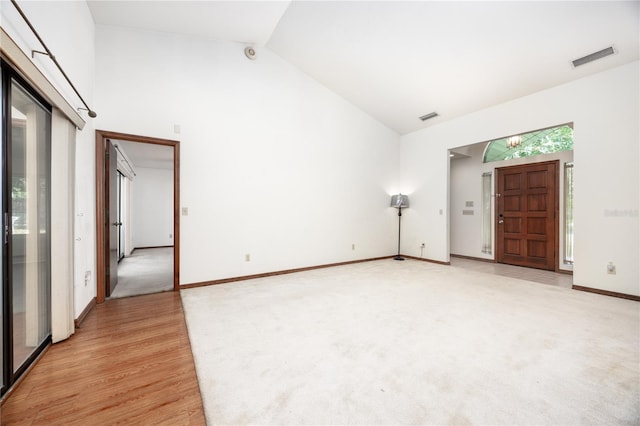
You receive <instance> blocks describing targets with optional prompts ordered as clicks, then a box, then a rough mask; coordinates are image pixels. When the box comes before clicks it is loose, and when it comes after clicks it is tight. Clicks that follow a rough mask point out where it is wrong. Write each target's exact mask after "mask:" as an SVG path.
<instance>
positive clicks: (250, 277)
mask: <svg viewBox="0 0 640 426" xmlns="http://www.w3.org/2000/svg"><path fill="white" fill-rule="evenodd" d="M391 258H393V256H383V257H373V258H369V259H360V260H349V261H347V262H337V263H327V264H324V265H316V266H306V267H304V268H294V269H284V270H282V271H274V272H264V273H262V274H252V275H242V276H239V277H231V278H222V279H219V280H211V281H202V282H198V283H190V284H182V285H181V286H180V289H181V290H182V289H189V288H196V287H206V286H210V285H217V284H226V283H232V282H236V281H246V280H253V279H256V278H266V277H273V276H275V275H285V274H293V273H296V272H304V271H311V270H314V269H322V268H331V267H333V266H343V265H351V264H353V263H363V262H372V261H374V260H383V259H391Z"/></svg>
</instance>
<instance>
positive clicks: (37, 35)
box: [11, 0, 98, 118]
mask: <svg viewBox="0 0 640 426" xmlns="http://www.w3.org/2000/svg"><path fill="white" fill-rule="evenodd" d="M11 3H12V4H13V5H14V6H15V8H16V10H17V11H18V13H19V14H20V16H22V19H24V22H26V23H27V25H28V26H29V28H30V29H31V31H32V32H33V35H35V36H36V38H37V39H38V41H39V42H40V44H41V45H42V47H43V48H44V50H45V51H44V52H40V51H38V50H32V51H31V57H32V58H33V55H34V53H40V54H42V55H46V56H48V57H49V58H51V60H52V61H53V63H54V64H55V65H56V66H57V67H58V70H60V73H62V76H63V77H64V78H65V79H66V80H67V83H69V86H71V88H72V89H73V91H74V92H76V95H78V98H80V100H81V101H82V103H83V104H84V106H85V108H78V109H86V110H87V115H89V117H91V118H95V117H97V116H98V114H96V112H95V111H93V110H92V109H91V108H89V105H87V103H86V102H85V101H84V98H83V97H82V96H81V95H80V93H79V92H78V89H76V86H74V85H73V83H72V82H71V80H70V79H69V77H68V76H67V73H65V72H64V70H63V69H62V67H61V66H60V64H59V63H58V60H57V59H56V57H55V56H54V55H53V53H51V50H49V48H48V47H47V45H46V44H44V41H43V40H42V38H41V37H40V34H38V32H37V31H36V29H35V28H34V27H33V25H31V22H30V21H29V19H28V18H27V15H25V14H24V12H23V11H22V9H20V6H18V3H16V0H11Z"/></svg>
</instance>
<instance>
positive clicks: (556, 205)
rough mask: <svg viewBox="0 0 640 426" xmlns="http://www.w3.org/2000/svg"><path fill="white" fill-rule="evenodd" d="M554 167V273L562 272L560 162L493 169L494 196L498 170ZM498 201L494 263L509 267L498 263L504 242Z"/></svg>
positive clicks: (494, 219) (495, 210) (495, 214)
mask: <svg viewBox="0 0 640 426" xmlns="http://www.w3.org/2000/svg"><path fill="white" fill-rule="evenodd" d="M544 164H547V165H553V166H554V169H555V172H554V175H555V179H554V181H553V186H554V191H555V196H554V200H553V204H554V206H553V216H554V218H553V222H554V223H553V227H554V234H555V235H554V241H553V246H554V249H553V252H554V253H553V271H554V272H562V271H561V270H560V254H559V251H560V175H559V170H560V160H551V161H539V162H532V163H522V164H515V165H513V166H505V167H495V168H494V169H493V171H494V177H495V179H494V192H493V193H494V194H498V184H499V177H498V170H505V169H507V170H508V169H510V168H512V167H513V168H517V167H524V166H534V165H544ZM498 220H499V217H498V200H495V206H494V213H493V228H494V231H493V233H494V234H493V236H494V241H495V247H496V249H495V254H494V262H496V263H502V264H504V265H509V263H503V262H498V251H499V250H502V249H503V247H502V242H501V241H500V240H499V238H498ZM525 268H534V267H532V266H525Z"/></svg>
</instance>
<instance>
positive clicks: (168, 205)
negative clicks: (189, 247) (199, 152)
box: [131, 167, 173, 248]
mask: <svg viewBox="0 0 640 426" xmlns="http://www.w3.org/2000/svg"><path fill="white" fill-rule="evenodd" d="M131 216H132V217H131V219H132V220H131V222H132V224H131V236H132V242H133V248H142V247H162V246H172V245H173V170H167V169H151V168H144V167H136V176H135V177H134V179H133V181H132V182H131Z"/></svg>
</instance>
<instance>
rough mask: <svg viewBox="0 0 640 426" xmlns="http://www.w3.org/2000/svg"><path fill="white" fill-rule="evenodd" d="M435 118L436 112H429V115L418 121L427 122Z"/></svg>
mask: <svg viewBox="0 0 640 426" xmlns="http://www.w3.org/2000/svg"><path fill="white" fill-rule="evenodd" d="M437 116H438V113H437V112H430V113H429V114H427V115H423V116H422V117H420V120H422V121H427V120H428V119H430V118H433V117H437Z"/></svg>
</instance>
